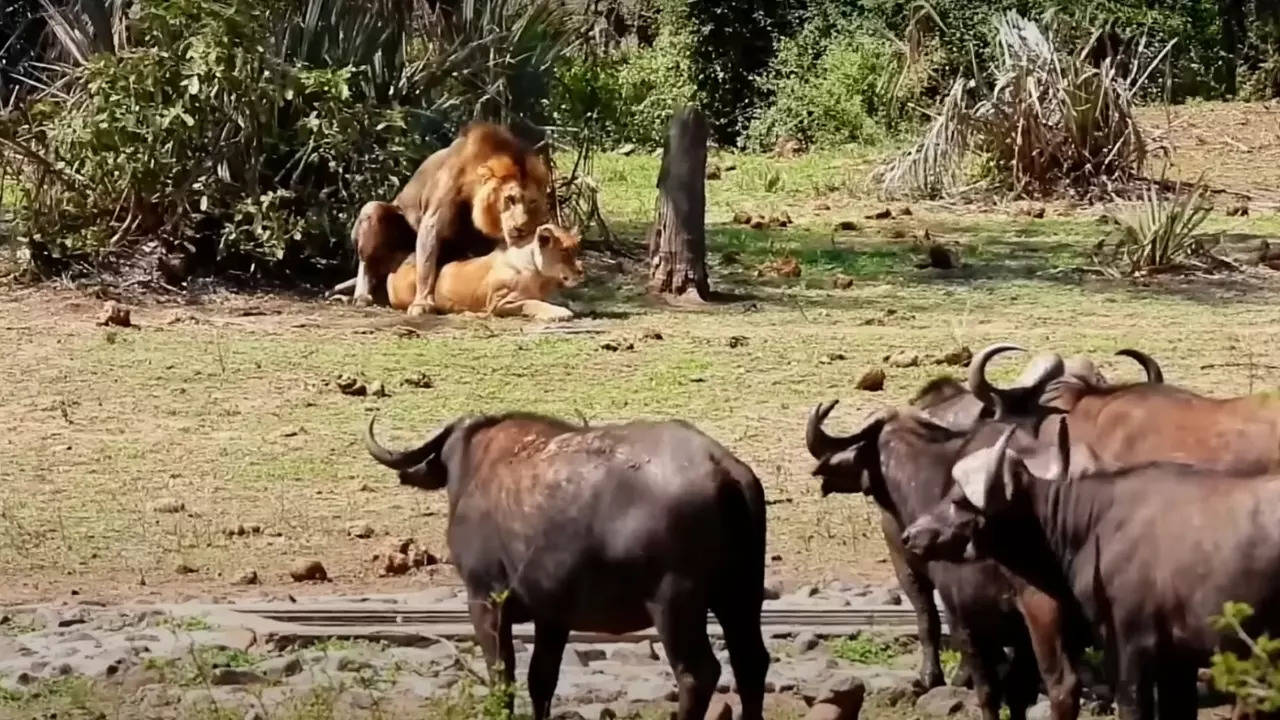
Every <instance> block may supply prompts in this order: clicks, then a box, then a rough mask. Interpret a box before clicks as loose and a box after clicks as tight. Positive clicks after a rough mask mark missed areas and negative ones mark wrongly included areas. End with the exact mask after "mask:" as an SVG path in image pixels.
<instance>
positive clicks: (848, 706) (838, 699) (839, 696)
mask: <svg viewBox="0 0 1280 720" xmlns="http://www.w3.org/2000/svg"><path fill="white" fill-rule="evenodd" d="M866 694H867V686H866V685H865V684H863V682H862V680H860V679H859V678H857V677H855V676H853V675H848V674H840V675H836V676H834V677H832V678H831V679H830V680H827V681H826V682H825V683H823V685H822V686H821V687H820V688H819V689H818V692H817V693H816V694H815V696H814V698H813V704H815V705H818V704H822V703H825V704H829V705H835V706H836V707H838V708H840V709H841V710H843V711H844V712H845V713H846V715H845V716H844V717H857V716H858V711H859V710H861V709H862V699H863V698H864V697H866ZM849 713H852V714H849Z"/></svg>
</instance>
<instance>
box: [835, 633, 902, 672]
mask: <svg viewBox="0 0 1280 720" xmlns="http://www.w3.org/2000/svg"><path fill="white" fill-rule="evenodd" d="M831 654H832V655H833V656H834V657H837V658H840V659H841V660H848V661H849V662H855V663H859V664H861V665H884V664H886V663H888V662H889V661H891V660H893V659H894V658H896V657H898V656H899V655H901V654H902V652H901V650H900V649H899V648H898V647H897V646H896V645H894V644H893V643H890V642H887V641H885V640H882V639H880V638H877V637H875V636H872V635H869V634H867V633H859V634H857V635H854V636H852V637H845V638H839V639H837V640H834V641H832V642H831Z"/></svg>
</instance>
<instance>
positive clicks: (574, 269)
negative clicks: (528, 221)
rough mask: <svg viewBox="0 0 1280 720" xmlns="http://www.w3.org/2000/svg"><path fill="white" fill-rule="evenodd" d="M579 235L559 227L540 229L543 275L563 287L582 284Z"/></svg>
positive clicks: (550, 226)
mask: <svg viewBox="0 0 1280 720" xmlns="http://www.w3.org/2000/svg"><path fill="white" fill-rule="evenodd" d="M579 244H580V243H579V239H578V235H577V233H575V232H573V231H571V230H566V229H564V228H562V227H559V226H557V225H551V224H547V225H542V226H541V227H539V228H538V246H539V250H540V251H541V253H542V274H543V275H544V276H546V277H549V278H554V279H556V280H557V281H559V283H560V285H561V286H563V287H570V288H571V287H574V286H576V285H577V284H578V283H580V282H582V276H583V270H582V260H581V259H580V258H579V257H578V247H579Z"/></svg>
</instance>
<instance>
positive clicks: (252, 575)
mask: <svg viewBox="0 0 1280 720" xmlns="http://www.w3.org/2000/svg"><path fill="white" fill-rule="evenodd" d="M231 584H232V585H257V584H258V571H257V570H254V569H253V568H249V569H248V570H245V571H244V572H242V573H240V574H239V575H236V577H235V579H234V580H232V581H231Z"/></svg>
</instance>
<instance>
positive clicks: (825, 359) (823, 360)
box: [818, 352, 848, 365]
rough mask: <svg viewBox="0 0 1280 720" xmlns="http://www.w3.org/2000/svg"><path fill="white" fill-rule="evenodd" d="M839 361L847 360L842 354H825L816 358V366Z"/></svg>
mask: <svg viewBox="0 0 1280 720" xmlns="http://www.w3.org/2000/svg"><path fill="white" fill-rule="evenodd" d="M841 360H848V358H847V357H845V355H844V353H842V352H833V353H827V354H825V355H823V356H821V357H819V358H818V364H819V365H830V364H831V363H833V362H839V361H841Z"/></svg>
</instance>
